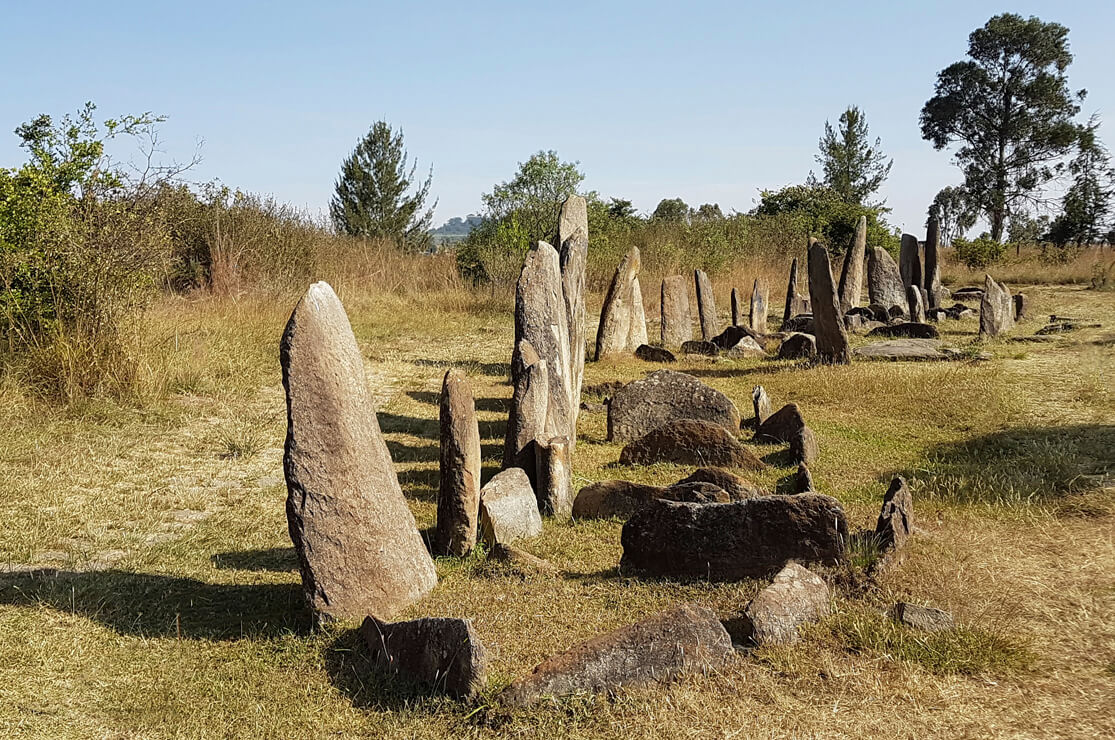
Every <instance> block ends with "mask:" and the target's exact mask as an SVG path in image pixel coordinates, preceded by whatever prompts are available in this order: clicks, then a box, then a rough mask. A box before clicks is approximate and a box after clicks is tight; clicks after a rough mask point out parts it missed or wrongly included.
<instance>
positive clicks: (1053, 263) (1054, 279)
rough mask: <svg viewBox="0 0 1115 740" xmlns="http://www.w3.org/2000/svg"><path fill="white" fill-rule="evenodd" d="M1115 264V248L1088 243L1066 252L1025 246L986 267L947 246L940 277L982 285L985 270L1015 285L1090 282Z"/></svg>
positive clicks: (948, 281)
mask: <svg viewBox="0 0 1115 740" xmlns="http://www.w3.org/2000/svg"><path fill="white" fill-rule="evenodd" d="M1112 265H1115V249H1113V248H1111V247H1086V248H1084V249H1079V250H1074V251H1072V252H1066V253H1060V252H1056V253H1052V252H1049V251H1047V250H1046V251H1043V250H1042V248H1041V247H1028V248H1023V249H1022V250H1021V253H1020V254H1013V253H1011V254H1008V256H1006V257H1004V258H1003V259H1002V260H1001V261H1000V262H998V263H996V264H994V265H991V266H989V267H986V268H970V267H967V266H966V265H964V264H963V263H962V262H960V261H959V260H958V259H957V258H956V254H955V252H954V251H953V250H951V249H946V250H944V253H943V259H942V261H941V277H942V279H943V280H944V281H945V282H946V283H948V284H951V285H954V286H961V285H982V284H983V276H984V275H985V274H990V275H992V276H993V277H994V278H995V279H996V280H1000V281H1005V282H1006V283H1008V284H1016V285H1090V284H1091V283H1092V282H1093V278H1095V277H1096V276H1097V275H1103V274H1108V273H1110V272H1111V271H1112Z"/></svg>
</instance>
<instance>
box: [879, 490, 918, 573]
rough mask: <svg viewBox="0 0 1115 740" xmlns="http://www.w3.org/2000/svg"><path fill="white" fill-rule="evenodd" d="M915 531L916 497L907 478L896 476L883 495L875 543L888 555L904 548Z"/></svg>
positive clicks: (884, 554)
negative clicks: (908, 484) (912, 493)
mask: <svg viewBox="0 0 1115 740" xmlns="http://www.w3.org/2000/svg"><path fill="white" fill-rule="evenodd" d="M913 531H914V497H913V495H911V493H910V488H909V486H907V485H906V479H905V478H903V477H902V476H898V477H896V478H895V479H894V480H892V481H891V482H890V488H888V489H887V492H886V495H885V496H883V508H882V509H880V510H879V519H878V521H877V522H876V523H875V543H876V544H877V545H878V547H879V552H880V554H882V555H883V556H884V559H885V558H886V557H889V556H890V555H891V554H892V553H894V552H895V551H897V550H900V549H902V546H903V545H905V544H906V540H907V539H909V537H910V535H911V534H912V533H913Z"/></svg>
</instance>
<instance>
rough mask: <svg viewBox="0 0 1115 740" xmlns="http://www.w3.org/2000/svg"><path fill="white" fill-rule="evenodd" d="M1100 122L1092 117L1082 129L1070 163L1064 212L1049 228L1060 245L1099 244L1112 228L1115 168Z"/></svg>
mask: <svg viewBox="0 0 1115 740" xmlns="http://www.w3.org/2000/svg"><path fill="white" fill-rule="evenodd" d="M1099 125H1100V123H1099V119H1098V118H1097V117H1096V116H1092V118H1091V119H1090V120H1089V121H1088V123H1087V125H1085V126H1084V127H1083V129H1081V132H1080V140H1079V141H1078V142H1077V154H1076V157H1074V158H1073V160H1072V161H1071V162H1070V163H1069V172H1070V173H1071V174H1072V176H1073V181H1072V185H1070V186H1069V189H1068V191H1067V192H1066V193H1065V197H1064V199H1063V200H1062V201H1061V206H1062V211H1061V215H1060V216H1058V217H1057V219H1056V220H1055V221H1054V222H1053V225H1052V226H1051V227H1050V233H1049V237H1050V239H1051V240H1052V241H1054V242H1056V243H1057V244H1068V243H1069V242H1073V243H1075V244H1077V245H1078V246H1079V245H1084V244H1099V243H1101V242H1102V241H1104V240H1105V239H1106V238H1107V232H1108V230H1109V228H1110V227H1111V223H1110V219H1111V211H1112V202H1111V201H1112V196H1113V195H1115V168H1112V166H1111V155H1110V154H1109V153H1108V151H1107V147H1105V146H1104V145H1103V142H1102V141H1100V138H1099V136H1098V135H1097V134H1096V131H1097V129H1099Z"/></svg>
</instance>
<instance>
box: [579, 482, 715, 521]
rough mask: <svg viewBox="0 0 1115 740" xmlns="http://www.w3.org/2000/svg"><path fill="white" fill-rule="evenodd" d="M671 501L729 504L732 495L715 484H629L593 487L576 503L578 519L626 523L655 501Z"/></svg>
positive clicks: (590, 486)
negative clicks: (617, 518)
mask: <svg viewBox="0 0 1115 740" xmlns="http://www.w3.org/2000/svg"><path fill="white" fill-rule="evenodd" d="M658 499H668V500H671V501H688V502H691V503H698V504H708V503H727V502H728V501H730V500H731V498H730V497H729V496H728V493H727V492H726V491H724V490H723V489H721V488H720V487H719V486H716V485H715V484H711V483H707V482H696V481H686V485H680V486H671V487H664V486H651V485H647V484H645V483H632V482H631V481H625V480H606V481H599V482H597V483H591V484H589V485H587V486H585V487H584V488H582V489H581V490H580V492H579V493H577V498H576V499H575V500H574V501H573V518H574V519H607V518H610V517H620V518H622V519H626V518H627V517H629V516H631V515H632V514H634V513H635V512H636V511H638V510H639V509H641V508H642V507H644V506H646V505H647V504H648V503H650V502H651V501H657V500H658Z"/></svg>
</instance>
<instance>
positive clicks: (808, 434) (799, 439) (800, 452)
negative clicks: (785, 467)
mask: <svg viewBox="0 0 1115 740" xmlns="http://www.w3.org/2000/svg"><path fill="white" fill-rule="evenodd" d="M820 454H821V452H820V447H819V446H818V444H817V436H816V435H815V434H813V430H812V429H810V428H809V427H805V426H803V427H802V428H801V429H799V430H797V431H796V432H794V434H793V435H792V436H791V437H790V460H791V462H792V463H793V464H794V465H801V464H805V465H812V464H813V463H814V462H816V461H817V456H818V455H820Z"/></svg>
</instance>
